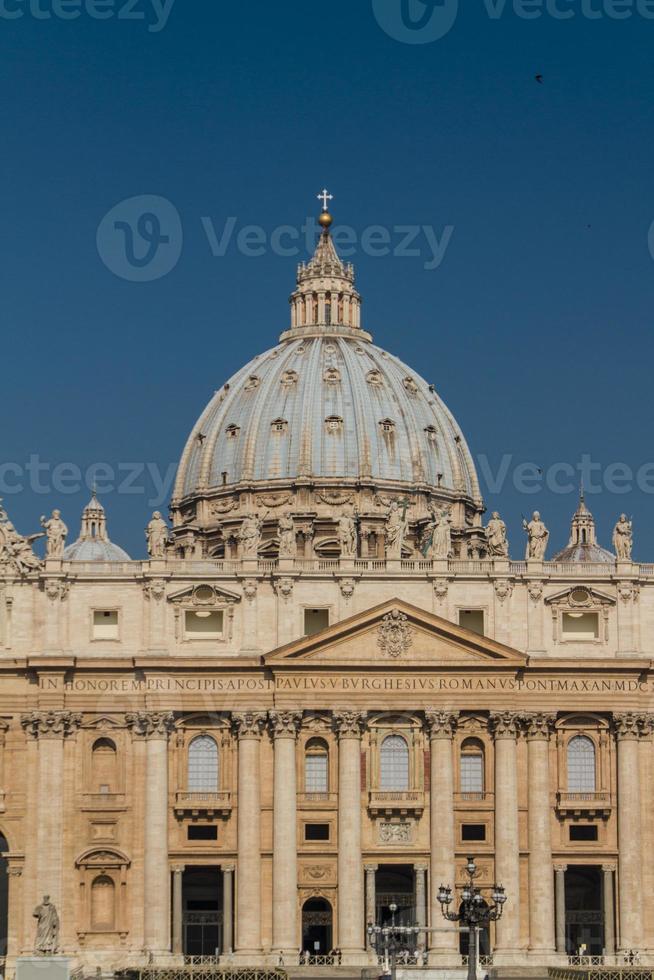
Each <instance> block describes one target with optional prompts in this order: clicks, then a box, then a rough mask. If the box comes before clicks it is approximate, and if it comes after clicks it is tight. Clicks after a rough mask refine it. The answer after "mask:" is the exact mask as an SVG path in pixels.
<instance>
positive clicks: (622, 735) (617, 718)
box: [613, 711, 648, 742]
mask: <svg viewBox="0 0 654 980" xmlns="http://www.w3.org/2000/svg"><path fill="white" fill-rule="evenodd" d="M613 731H614V732H615V737H616V738H617V740H618V742H621V741H622V740H623V739H636V738H640V736H641V735H645V734H647V732H648V725H647V715H644V714H641V713H640V712H638V713H637V712H635V711H623V712H620V713H619V714H615V713H614V715H613Z"/></svg>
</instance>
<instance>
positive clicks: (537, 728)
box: [522, 711, 556, 742]
mask: <svg viewBox="0 0 654 980" xmlns="http://www.w3.org/2000/svg"><path fill="white" fill-rule="evenodd" d="M555 721H556V715H549V714H547V713H546V712H545V711H533V712H527V713H525V714H523V716H522V723H523V725H524V729H525V734H526V736H527V741H529V742H531V741H534V740H536V739H543V740H545V741H547V740H548V739H549V737H550V735H551V734H552V730H553V728H554V722H555Z"/></svg>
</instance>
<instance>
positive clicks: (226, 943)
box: [222, 864, 234, 956]
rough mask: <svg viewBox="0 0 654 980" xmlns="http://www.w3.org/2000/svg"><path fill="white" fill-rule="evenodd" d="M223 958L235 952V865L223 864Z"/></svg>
mask: <svg viewBox="0 0 654 980" xmlns="http://www.w3.org/2000/svg"><path fill="white" fill-rule="evenodd" d="M222 872H223V948H222V953H223V956H225V955H229V954H230V953H231V952H233V950H234V865H233V864H223V867H222Z"/></svg>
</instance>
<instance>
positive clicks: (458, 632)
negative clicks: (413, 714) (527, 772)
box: [265, 599, 527, 670]
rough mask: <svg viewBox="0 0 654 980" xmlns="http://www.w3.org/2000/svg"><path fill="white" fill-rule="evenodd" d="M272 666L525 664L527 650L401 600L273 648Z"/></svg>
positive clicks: (516, 666)
mask: <svg viewBox="0 0 654 980" xmlns="http://www.w3.org/2000/svg"><path fill="white" fill-rule="evenodd" d="M265 662H266V664H270V666H271V667H273V666H274V667H281V666H292V665H295V664H299V663H304V662H306V663H307V665H308V664H311V665H312V666H313V665H315V666H317V665H323V666H325V667H330V666H331V667H334V666H341V665H342V666H349V667H359V666H370V667H375V668H376V669H377V670H380V669H382V670H383V669H386V668H387V667H388V668H393V667H403V668H406V667H407V666H409V667H410V666H415V667H418V668H419V667H424V668H428V667H437V666H440V665H443V666H471V667H472V666H474V665H476V666H481V665H485V666H489V665H491V664H495V665H496V666H498V667H501V666H505V667H506V666H510V667H514V668H516V669H517V668H520V667H524V666H525V665H526V663H527V657H526V655H525V654H523V653H520V652H519V651H517V650H513V649H511V647H507V646H505V645H504V644H502V643H498V642H497V641H496V640H492V639H490V638H489V637H486V636H479V635H478V634H477V633H473V632H471V631H470V630H468V629H465V628H464V627H462V626H458V625H456V624H455V623H451V622H449V621H448V620H446V619H442V618H441V617H440V616H435V615H434V614H433V613H430V612H426V611H425V610H424V609H419V608H418V607H417V606H413V605H411V604H410V603H407V602H404V601H403V600H400V599H393V600H389V601H387V602H384V603H382V604H381V605H379V606H374V607H373V608H372V609H368V610H366V611H365V612H362V613H358V614H357V615H355V616H351V617H350V618H349V619H345V620H342V621H341V622H339V623H335V624H334V625H333V626H330V627H328V628H327V629H326V630H322V631H321V632H320V633H316V634H315V635H314V636H305V637H303V638H302V639H300V640H295V641H293V642H292V643H289V644H287V645H286V646H283V647H280V648H279V649H277V650H273V651H272V652H271V653H269V654H267V655H266V657H265Z"/></svg>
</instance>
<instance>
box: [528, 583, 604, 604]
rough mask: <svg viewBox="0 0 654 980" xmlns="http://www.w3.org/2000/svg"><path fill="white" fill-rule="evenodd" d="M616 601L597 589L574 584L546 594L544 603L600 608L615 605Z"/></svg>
mask: <svg viewBox="0 0 654 980" xmlns="http://www.w3.org/2000/svg"><path fill="white" fill-rule="evenodd" d="M616 601H617V600H616V599H615V598H614V597H613V596H610V595H608V594H607V593H606V592H600V591H599V589H593V588H591V587H590V586H588V585H575V586H573V587H572V588H567V589H563V590H562V591H561V592H556V593H555V594H554V595H550V596H547V598H546V599H545V604H546V605H548V606H552V607H556V608H559V609H561V608H564V609H601V608H602V607H603V606H615V604H616Z"/></svg>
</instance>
